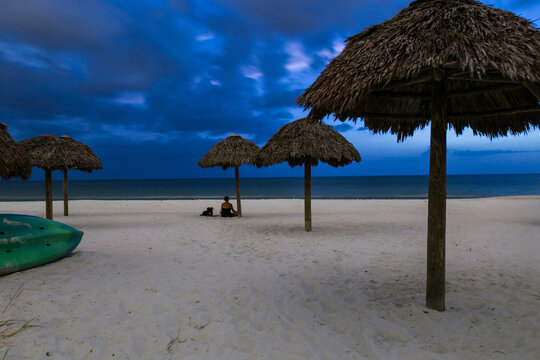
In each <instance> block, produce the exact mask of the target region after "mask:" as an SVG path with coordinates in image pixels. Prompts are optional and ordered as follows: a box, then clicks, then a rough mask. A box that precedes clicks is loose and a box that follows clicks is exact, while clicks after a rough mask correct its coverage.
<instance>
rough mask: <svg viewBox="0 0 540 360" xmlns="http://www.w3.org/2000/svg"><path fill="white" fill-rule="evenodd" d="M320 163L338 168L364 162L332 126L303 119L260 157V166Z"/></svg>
mask: <svg viewBox="0 0 540 360" xmlns="http://www.w3.org/2000/svg"><path fill="white" fill-rule="evenodd" d="M319 160H320V161H322V162H325V163H327V164H329V165H332V166H334V167H338V166H345V165H349V164H350V163H352V162H353V161H360V160H361V159H360V154H359V153H358V150H356V149H355V148H354V146H353V144H351V143H350V142H348V141H347V139H345V137H343V135H341V134H340V133H338V132H337V131H336V130H334V129H333V128H332V127H331V126H328V125H326V124H323V123H321V122H318V121H312V120H310V119H307V118H302V119H299V120H296V121H293V122H291V123H289V124H287V125H285V126H283V127H282V128H281V129H279V131H278V132H277V133H275V134H274V136H272V138H271V139H270V140H268V142H267V143H266V145H264V146H263V147H262V149H261V151H260V152H259V154H258V155H257V166H258V167H261V166H270V165H274V164H279V163H282V162H285V161H286V162H288V163H289V165H290V166H291V167H294V166H301V165H304V164H305V163H306V161H309V162H310V164H311V165H312V166H316V165H317V164H318V163H319Z"/></svg>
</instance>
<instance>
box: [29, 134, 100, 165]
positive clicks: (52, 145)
mask: <svg viewBox="0 0 540 360" xmlns="http://www.w3.org/2000/svg"><path fill="white" fill-rule="evenodd" d="M20 145H21V146H22V147H23V148H24V149H25V150H26V152H27V153H28V155H29V156H30V161H31V162H32V166H37V167H39V168H42V169H47V170H64V169H75V170H82V171H88V172H92V170H96V169H102V168H103V167H102V165H101V161H100V160H99V158H98V157H97V156H96V154H94V153H93V152H92V150H91V149H90V147H88V146H87V145H84V144H83V143H80V142H78V141H76V140H73V139H72V138H70V137H69V136H65V135H64V136H61V137H59V138H58V137H56V136H53V135H49V134H47V135H41V136H36V137H33V138H30V139H26V140H23V141H21V142H20Z"/></svg>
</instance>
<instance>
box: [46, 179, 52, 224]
mask: <svg viewBox="0 0 540 360" xmlns="http://www.w3.org/2000/svg"><path fill="white" fill-rule="evenodd" d="M45 217H46V218H47V219H49V220H52V219H53V198H52V170H45Z"/></svg>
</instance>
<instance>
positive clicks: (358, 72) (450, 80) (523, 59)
mask: <svg viewBox="0 0 540 360" xmlns="http://www.w3.org/2000/svg"><path fill="white" fill-rule="evenodd" d="M347 41H348V44H347V46H346V47H345V49H344V50H343V52H342V53H341V54H340V55H338V56H337V57H336V58H335V59H333V60H332V61H331V62H330V64H329V65H328V66H327V67H326V69H325V70H324V71H323V72H322V73H321V75H320V76H319V78H318V79H317V80H316V81H315V82H314V83H313V84H312V85H311V86H310V87H309V88H308V89H307V90H306V91H305V92H304V94H302V95H301V96H300V97H299V98H298V100H297V102H298V104H300V105H304V108H306V109H307V108H311V112H310V117H312V118H315V119H322V118H323V117H325V116H326V115H329V114H334V115H335V117H336V118H337V119H339V120H341V121H345V120H347V119H351V120H353V121H356V119H358V118H363V119H364V120H365V124H366V126H367V127H369V128H370V129H371V130H373V131H374V132H378V133H385V132H391V133H392V134H397V135H398V141H399V140H403V139H404V138H405V137H407V136H412V135H413V133H414V131H415V130H416V129H418V128H423V127H424V126H426V125H427V124H428V123H429V122H430V120H431V122H432V124H431V147H430V149H431V158H430V170H429V171H430V173H429V215H428V244H427V247H428V260H427V262H428V264H427V291H426V302H427V306H428V307H430V308H433V309H437V310H439V311H443V310H444V307H445V300H444V297H445V296H444V295H445V275H444V272H445V270H444V268H445V231H446V130H447V128H448V127H453V128H454V129H455V130H456V133H457V134H461V133H462V132H463V129H464V128H466V127H470V128H471V129H472V130H473V133H474V134H481V135H487V136H490V137H491V138H493V137H497V136H504V135H507V134H517V133H521V132H527V131H528V130H530V129H531V128H534V127H535V126H538V125H540V106H539V105H538V100H539V99H540V86H539V85H540V33H539V32H538V30H536V29H535V27H534V26H533V25H532V24H531V23H530V22H529V21H527V20H525V19H523V18H521V17H518V16H516V15H514V14H512V13H511V12H508V11H503V10H499V9H494V8H491V7H489V6H486V5H483V4H481V3H480V2H477V1H472V0H444V1H443V0H431V1H429V0H423V1H421V0H419V1H415V2H413V3H411V5H410V6H409V7H408V8H406V9H404V10H402V11H401V12H400V13H399V14H398V15H396V16H395V17H394V18H392V19H390V20H388V21H386V22H384V23H382V24H380V25H375V26H372V27H369V28H367V29H366V30H364V31H363V32H362V33H360V34H358V35H355V36H352V37H350V38H349V39H347Z"/></svg>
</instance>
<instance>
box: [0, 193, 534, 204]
mask: <svg viewBox="0 0 540 360" xmlns="http://www.w3.org/2000/svg"><path fill="white" fill-rule="evenodd" d="M230 198H231V201H232V200H235V199H236V198H235V197H234V195H231V196H230ZM446 199H447V200H477V199H540V194H538V195H494V196H481V195H479V196H463V197H461V196H449V197H447V198H446ZM207 200H210V201H211V200H216V201H221V200H223V198H222V197H208V198H153V197H152V198H127V199H126V198H84V199H83V198H77V199H73V200H72V199H70V200H69V202H70V203H71V202H72V201H207ZM257 200H264V201H273V200H304V198H303V197H288V198H286V197H283V198H262V197H261V198H258V197H246V198H244V197H242V202H243V201H257ZM311 200H312V201H319V200H321V201H357V200H359V201H362V200H381V201H382V200H388V201H395V200H428V198H427V197H378V198H376V197H373V198H372V197H365V198H364V197H362V198H330V197H329V198H324V197H312V198H311ZM42 201H45V197H43V199H42V200H11V199H10V200H2V199H0V204H1V203H19V202H21V203H30V202H36V203H37V202H42ZM63 201H64V200H63V199H54V200H53V202H54V203H57V202H58V203H63Z"/></svg>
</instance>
